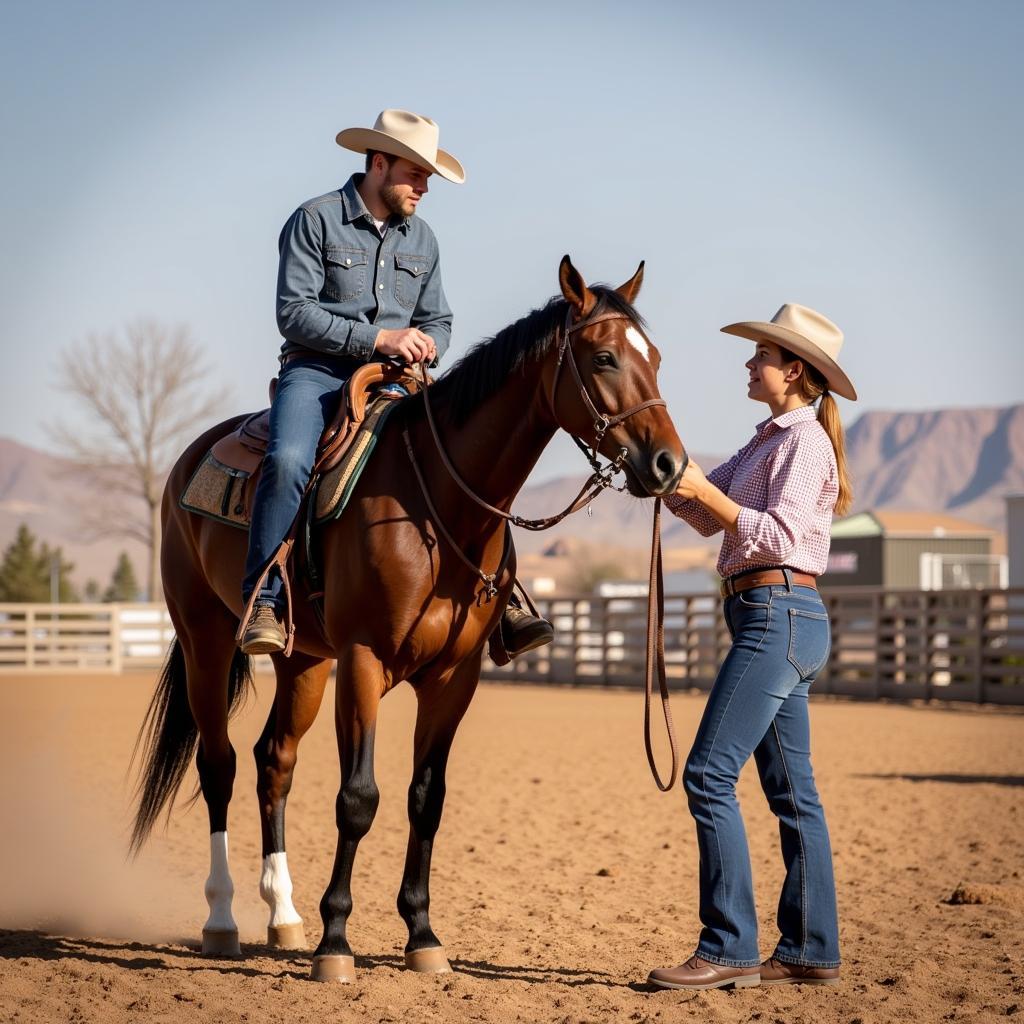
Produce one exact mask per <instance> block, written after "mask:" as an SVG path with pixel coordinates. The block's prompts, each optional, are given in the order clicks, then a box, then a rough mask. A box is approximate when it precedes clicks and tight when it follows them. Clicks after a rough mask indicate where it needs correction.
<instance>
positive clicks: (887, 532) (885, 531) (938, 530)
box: [832, 509, 997, 537]
mask: <svg viewBox="0 0 1024 1024" xmlns="http://www.w3.org/2000/svg"><path fill="white" fill-rule="evenodd" d="M996 533H997V531H996V530H992V529H989V527H987V526H981V525H980V524H978V523H971V522H968V521H967V520H966V519H957V518H956V517H955V516H947V515H945V514H944V513H941V512H894V511H890V510H889V509H878V510H872V511H868V512H858V513H857V514H856V515H852V516H847V517H846V518H845V519H837V520H836V521H835V522H834V523H833V524H832V536H833V537H878V536H882V537H993V536H994V535H995V534H996Z"/></svg>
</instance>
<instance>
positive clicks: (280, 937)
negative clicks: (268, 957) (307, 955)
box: [267, 921, 306, 949]
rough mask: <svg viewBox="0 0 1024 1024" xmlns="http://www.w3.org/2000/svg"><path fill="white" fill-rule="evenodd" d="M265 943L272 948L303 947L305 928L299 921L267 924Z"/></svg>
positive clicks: (304, 943) (304, 945)
mask: <svg viewBox="0 0 1024 1024" xmlns="http://www.w3.org/2000/svg"><path fill="white" fill-rule="evenodd" d="M267 945H268V946H270V947H271V948H272V949H305V948H306V929H305V928H303V927H302V922H301V921H296V922H295V923H294V924H272V925H268V926H267Z"/></svg>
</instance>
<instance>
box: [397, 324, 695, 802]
mask: <svg viewBox="0 0 1024 1024" xmlns="http://www.w3.org/2000/svg"><path fill="white" fill-rule="evenodd" d="M608 320H629V317H628V316H626V315H625V314H623V313H616V312H611V311H605V312H601V313H597V314H596V315H594V316H589V317H583V318H582V319H580V320H578V321H576V322H575V323H573V320H572V307H570V308H569V309H568V310H567V311H566V315H565V326H564V327H563V329H562V337H561V340H560V341H559V345H558V358H557V361H556V363H555V374H554V379H553V381H552V385H551V397H550V398H549V399H548V404H549V406H550V408H551V413H552V416H553V417H554V419H555V422H556V423H557V422H558V416H557V413H556V406H555V403H556V400H557V397H558V384H559V379H560V374H561V369H562V364H563V363H567V364H568V365H569V369H570V371H571V372H572V375H573V377H574V379H575V381H576V387H577V389H578V391H579V395H580V398H581V400H582V402H583V407H584V408H585V409H586V411H587V414H588V415H589V416H590V417H591V419H592V420H593V424H594V441H593V444H592V450H591V451H588V450H587V447H586V444H585V443H584V442H583V441H582V440H580V438H579V437H578V436H577V435H576V434H573V433H571V432H569V431H567V433H569V436H570V437H571V438H572V439H573V441H575V442H576V445H577V446H578V447H579V449H580V451H582V452H583V454H584V455H585V456H586V457H587V461H588V462H589V463H590V465H591V467H592V468H593V472H592V473H591V475H590V476H589V477H588V478H587V480H586V482H585V483H584V484H583V486H582V488H580V491H579V493H578V494H577V495H576V497H575V498H574V499H573V500H572V501H571V502H570V503H569V505H567V506H566V507H565V509H563V510H562V511H561V512H559V513H558V514H557V515H554V516H548V517H546V518H543V519H523V518H522V517H521V516H517V515H514V514H513V513H511V512H505V511H504V510H503V509H500V508H496V507H495V506H494V505H491V504H490V503H489V502H487V501H485V500H484V499H483V498H481V497H480V496H479V495H478V494H476V493H475V492H474V491H473V489H472V488H471V487H470V486H469V485H468V484H467V483H466V482H465V480H463V479H462V477H461V476H460V475H459V472H458V470H457V469H456V468H455V466H454V464H453V463H452V461H451V459H450V458H449V456H448V453H447V452H446V451H445V448H444V444H443V443H442V441H441V436H440V434H439V433H438V430H437V424H436V422H435V420H434V411H433V409H432V407H431V404H430V388H429V386H428V385H427V383H426V381H427V364H426V362H423V363H422V364H421V366H420V370H421V373H422V375H423V380H424V386H423V389H422V392H423V405H424V408H425V409H426V413H427V423H428V424H429V426H430V433H431V436H432V437H433V439H434V445H435V447H436V448H437V453H438V455H440V457H441V462H442V463H443V465H444V467H445V469H446V470H447V471H448V475H449V476H450V477H451V478H452V480H454V481H455V483H456V484H458V486H459V488H460V489H461V490H462V491H463V493H464V494H466V496H467V497H469V498H471V499H472V500H473V501H474V502H476V504H477V505H479V506H480V507H481V508H483V509H486V510H487V511H488V512H490V513H491V514H492V515H495V516H498V517H499V518H501V519H504V520H506V521H507V522H509V523H511V524H512V525H514V526H519V527H521V528H522V529H524V530H533V531H540V530H548V529H550V528H551V527H552V526H555V525H556V524H558V523H560V522H561V521H562V520H563V519H565V518H566V517H567V516H570V515H572V514H573V513H575V512H578V511H579V510H580V509H581V508H583V507H584V506H585V505H588V504H590V502H591V501H593V499H594V498H596V497H597V495H599V494H600V493H601V491H603V490H604V489H605V488H606V487H611V486H612V478H613V477H614V476H615V475H616V474H617V473H620V472H622V463H623V461H624V460H625V458H626V454H627V452H626V449H625V448H620V449H619V454H618V455H617V456H616V457H615V458H614V459H613V460H611V461H609V462H608V464H607V465H605V466H602V465H601V464H600V461H599V459H598V454H599V448H600V447H601V442H602V441H603V440H604V436H605V434H606V433H607V432H608V431H609V430H610V429H611V428H612V427H615V426H617V425H618V424H620V423H622V422H623V421H624V420H627V419H629V417H630V416H635V415H636V414H637V413H638V412H642V411H643V410H644V409H650V408H654V407H657V406H662V407H665V406H667V403H666V402H665V399H663V398H651V399H648V400H647V401H645V402H640V403H639V404H637V405H634V406H632V407H631V408H629V409H627V410H626V411H625V412H620V413H617V414H616V415H614V416H607V415H605V414H604V413H602V412H601V411H600V410H599V409H598V408H597V406H596V405H595V404H594V402H593V400H592V399H591V397H590V394H589V392H588V391H587V387H586V384H585V383H584V382H583V377H582V375H581V374H580V370H579V366H578V365H577V363H576V357H575V355H574V354H573V350H572V346H571V345H570V344H569V341H570V338H571V337H572V335H573V334H575V333H576V332H578V331H581V330H583V329H584V328H586V327H591V326H593V325H594V324H597V323H602V322H605V321H608ZM402 438H403V440H404V441H405V449H406V452H407V453H408V455H409V461H410V462H411V463H412V468H413V471H414V472H415V474H416V480H417V483H418V484H419V487H420V491H421V493H422V494H423V499H424V501H425V502H426V505H427V509H428V511H429V512H430V514H431V516H432V517H433V520H434V523H435V525H436V526H437V528H438V529H439V531H440V532H441V535H442V536H443V537H444V539H445V540H446V541H447V542H448V546H449V547H450V548H452V550H453V551H454V552H455V553H456V554H457V555H458V556H459V558H460V559H461V560H462V562H463V563H464V564H465V565H466V566H467V567H468V568H469V569H470V570H471V571H472V572H473V573H474V574H475V575H476V576H477V577H478V578H479V579H480V581H481V582H482V583H483V585H484V597H485V599H486V600H490V599H491V598H493V597H494V596H496V594H497V592H498V590H497V581H498V579H499V578H500V577H501V575H502V573H503V572H504V571H505V567H506V565H507V564H508V559H509V555H510V554H511V545H510V543H509V533H508V529H507V528H506V531H505V544H504V547H503V550H502V556H501V563H500V565H499V566H498V568H497V570H496V571H495V572H493V573H485V572H484V571H483V570H482V569H481V568H480V566H478V565H476V564H474V563H473V562H472V561H471V560H470V559H469V557H468V556H467V555H466V554H465V552H464V551H463V550H462V548H461V547H460V546H459V545H458V543H456V541H455V539H454V538H453V537H452V535H451V534H450V533H449V532H448V529H447V527H446V526H445V525H444V522H443V520H442V519H441V517H440V516H439V515H438V512H437V509H436V508H435V506H434V502H433V501H432V500H431V497H430V492H429V490H428V488H427V484H426V480H425V479H424V477H423V472H422V470H421V469H420V466H419V463H418V462H417V460H416V453H415V451H414V450H413V446H412V439H411V438H410V437H409V430H408V428H407V427H406V428H405V429H403V430H402ZM530 604H531V607H532V602H530ZM655 673H657V676H658V689H659V691H660V694H661V704H662V713H663V716H664V719H665V731H666V733H667V734H668V742H669V749H670V750H671V753H672V767H671V771H670V774H669V778H668V781H667V782H663V781H662V779H661V775H660V774H659V773H658V768H657V765H656V764H655V760H654V752H653V749H652V746H651V698H652V696H653V683H654V675H655ZM644 746H645V748H646V750H647V761H648V764H649V765H650V768H651V774H652V775H653V776H654V782H655V785H657V787H658V789H660V790H661V791H662V792H667V791H668V790H670V789H671V788H672V787H673V785H674V784H675V781H676V776H677V774H678V771H679V747H678V744H677V742H676V736H675V729H674V727H673V724H672V712H671V709H670V707H669V693H668V680H667V677H666V672H665V591H664V580H663V573H662V559H661V498H655V501H654V523H653V530H652V538H651V567H650V575H649V585H648V600H647V650H646V668H645V680H644Z"/></svg>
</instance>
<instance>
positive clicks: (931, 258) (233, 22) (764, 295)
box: [0, 0, 1024, 479]
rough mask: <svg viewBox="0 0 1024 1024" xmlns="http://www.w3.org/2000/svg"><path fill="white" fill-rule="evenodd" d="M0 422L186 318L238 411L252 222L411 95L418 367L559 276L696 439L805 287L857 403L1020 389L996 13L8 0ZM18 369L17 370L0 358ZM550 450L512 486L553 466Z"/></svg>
mask: <svg viewBox="0 0 1024 1024" xmlns="http://www.w3.org/2000/svg"><path fill="white" fill-rule="evenodd" d="M3 23H4V28H3V32H2V33H0V36H2V38H0V95H2V96H3V99H2V101H0V102H2V104H3V105H2V107H0V131H2V136H3V139H4V154H5V156H4V160H3V161H2V164H0V180H2V184H3V189H2V195H3V199H2V204H3V214H2V224H3V227H4V233H5V236H6V240H7V245H6V253H5V259H4V270H3V273H2V275H0V344H2V346H3V352H4V356H5V361H6V363H7V366H8V372H7V373H5V374H4V388H3V402H2V403H0V436H6V437H12V438H14V439H16V440H20V441H23V442H25V443H28V444H40V443H42V441H43V438H44V434H43V431H42V428H41V422H42V419H43V415H44V412H43V411H44V410H45V409H46V408H47V407H48V406H50V404H51V403H52V402H53V401H54V400H55V399H56V398H57V393H56V392H55V391H54V389H53V388H52V384H51V382H52V379H53V377H54V367H55V365H56V361H57V357H58V355H59V352H60V351H61V349H62V348H64V347H66V346H68V345H69V344H71V343H73V342H74V341H76V340H78V339H81V338H83V337H85V336H86V335H87V334H89V333H91V332H104V331H108V330H113V329H117V328H118V327H119V326H121V325H123V324H124V323H125V322H126V321H128V320H131V319H134V318H137V317H140V316H146V317H153V318H156V319H159V320H161V321H164V322H166V323H178V322H186V323H188V324H189V325H190V326H191V328H192V331H193V333H194V335H195V337H196V338H197V339H198V340H199V341H200V342H201V343H202V345H203V347H204V348H205V350H206V351H207V352H208V355H209V362H210V364H211V366H212V367H213V368H214V369H215V371H216V372H217V373H218V374H220V375H222V376H223V377H224V378H225V379H229V380H230V381H231V382H232V388H233V401H232V405H231V407H230V408H227V409H225V415H227V414H229V413H233V412H236V411H240V410H242V409H247V408H256V407H259V406H260V405H261V404H263V396H264V394H265V386H266V380H267V378H268V377H270V376H271V375H272V374H273V372H274V369H275V361H274V357H275V353H276V351H277V349H278V345H279V339H278V337H277V334H276V329H275V325H274V310H273V298H274V281H275V274H276V266H277V250H276V243H277V235H278V231H279V230H280V227H281V224H282V223H283V222H284V220H285V219H286V218H287V216H288V215H289V213H290V212H291V211H292V210H293V209H294V208H295V207H296V206H297V205H298V204H299V203H300V202H302V201H303V200H305V199H307V198H309V197H311V196H313V195H317V194H319V193H321V192H324V191H327V190H329V189H331V188H334V187H338V186H340V185H341V184H342V183H343V182H344V181H345V179H346V178H347V176H348V175H349V173H351V172H352V171H353V170H356V169H358V165H359V158H358V157H356V156H354V155H352V154H349V153H347V152H346V151H344V150H341V149H339V148H338V147H337V146H336V145H335V144H334V135H335V133H336V132H337V131H338V130H339V129H341V128H344V127H348V126H352V125H359V124H366V125H369V124H372V122H373V120H374V118H375V117H376V115H377V113H378V111H379V110H380V109H381V108H383V107H386V106H397V107H406V108H408V109H412V110H416V111H419V112H421V113H424V114H427V115H429V116H431V117H433V118H434V119H435V120H437V121H438V122H439V124H440V126H441V144H442V146H444V147H445V148H446V149H449V150H450V151H451V152H453V153H454V154H455V155H456V156H457V157H458V158H459V159H460V160H461V161H462V162H463V164H464V165H465V167H466V170H467V183H466V185H464V186H461V187H459V186H454V185H450V184H448V183H446V182H443V181H437V182H436V183H435V184H433V185H432V188H431V192H430V194H429V196H428V197H427V198H426V200H425V201H424V203H423V204H422V206H421V212H422V214H423V216H425V217H426V219H427V220H428V221H429V222H430V224H431V226H432V227H433V228H434V230H435V232H436V234H437V235H438V238H439V240H440V243H441V253H442V259H443V265H444V276H445V286H446V291H447V293H448V297H449V301H450V303H451V305H452V307H453V309H454V311H455V317H456V319H455V335H454V341H453V345H452V349H451V352H450V355H449V357H448V360H447V361H446V362H450V361H451V358H452V355H457V354H458V353H459V352H461V351H463V350H464V349H465V348H466V347H467V346H468V345H469V344H471V343H472V342H474V341H476V340H478V339H479V338H481V337H483V336H486V335H489V334H492V333H494V332H495V331H496V330H498V329H499V328H501V327H502V326H504V325H505V324H506V323H509V322H510V321H512V320H514V319H516V318H517V317H518V316H519V315H521V314H522V313H524V312H526V311H527V310H529V309H530V308H532V307H534V306H536V305H538V304H540V303H541V302H542V301H544V300H546V298H547V297H548V296H549V295H551V294H552V293H553V292H554V291H555V289H556V286H557V285H556V270H557V266H558V260H559V258H560V257H561V256H562V254H563V253H565V252H568V253H571V254H572V256H573V259H574V260H575V262H576V264H577V266H579V267H580V269H581V270H582V271H583V273H584V274H585V276H587V277H588V278H589V279H591V280H603V281H610V282H611V283H613V284H616V283H619V282H621V281H622V280H624V279H625V278H627V277H629V276H630V275H631V274H632V272H633V270H634V269H635V267H636V265H637V263H638V262H639V260H640V259H645V260H646V261H647V278H646V285H645V288H644V291H643V292H642V293H641V296H640V299H639V300H638V306H639V308H640V310H641V312H643V313H644V314H645V316H646V317H647V319H648V320H649V322H650V324H651V327H652V336H653V338H654V340H655V342H656V343H657V344H658V345H659V347H660V348H661V350H662V353H663V356H664V364H663V370H662V373H661V385H662V391H663V393H664V394H665V396H666V398H667V399H668V402H669V408H670V411H671V412H672V414H673V416H674V418H675V420H676V423H677V426H678V428H679V431H680V434H681V436H682V438H683V440H684V442H686V444H687V446H688V447H690V448H691V449H693V450H696V451H710V452H718V453H728V452H729V451H732V450H734V449H735V448H736V447H738V446H739V445H740V444H741V443H742V442H743V441H745V440H746V438H747V437H748V436H749V433H750V428H751V425H752V424H753V423H754V422H755V421H756V420H758V419H760V418H761V416H762V414H763V407H762V406H752V405H751V404H750V402H749V401H748V400H747V399H746V398H745V393H746V389H745V386H744V381H745V379H746V373H745V371H744V369H743V366H742V364H743V361H744V359H745V358H746V357H747V354H748V349H747V348H746V343H744V342H741V341H738V340H736V339H733V338H730V337H728V336H726V335H722V334H719V333H718V328H719V327H720V326H721V325H723V324H725V323H728V322H731V321H734V320H739V319H768V318H770V316H771V315H772V314H773V313H774V312H775V310H776V309H777V308H778V306H779V305H780V304H781V303H782V302H787V301H790V302H802V303H805V304H807V305H811V306H814V307H816V308H818V309H820V310H821V311H822V312H824V313H825V314H826V315H828V316H830V317H831V318H832V319H834V320H835V321H836V322H837V323H838V324H839V325H840V326H841V327H842V328H843V330H844V331H845V333H846V338H847V343H846V347H845V348H844V350H843V355H842V361H843V363H844V366H846V367H847V369H848V371H849V373H850V375H851V377H852V378H853V379H854V381H855V382H856V384H857V386H858V390H859V391H860V394H861V397H862V400H861V402H859V403H857V404H856V405H851V404H849V403H842V407H843V411H844V415H845V417H846V420H847V422H848V423H849V422H852V421H853V419H854V418H855V416H856V415H857V414H858V413H859V412H860V411H863V410H866V409H928V408H938V407H944V406H970V405H1000V404H1008V403H1011V402H1015V401H1020V400H1022V399H1024V384H1022V379H1024V373H1022V371H1024V358H1022V354H1021V351H1022V338H1021V329H1020V326H1019V325H1020V315H1019V312H1018V307H1017V299H1016V298H1015V296H1016V295H1017V293H1018V292H1019V290H1020V283H1021V276H1022V275H1021V271H1022V265H1024V261H1022V241H1021V239H1022V237H1024V200H1022V191H1021V188H1020V184H1019V182H1020V176H1021V167H1022V163H1024V160H1022V158H1024V142H1022V132H1021V121H1020V108H1021V102H1022V99H1024V89H1022V84H1024V72H1022V70H1021V61H1020V59H1019V53H1020V48H1021V44H1022V42H1024V5H1021V4H1019V3H1013V2H991V0H981V2H977V3H971V4H967V3H946V2H941V0H939V2H927V3H925V2H920V3H919V2H907V0H904V2H900V3H896V4H893V3H891V2H886V3H880V2H874V0H868V2H863V3H858V4H848V3H838V2H815V3H809V2H808V3H800V2H786V0H782V2H779V3H774V4H764V3H758V2H734V3H685V2H682V3H680V2H676V3H668V2H649V0H636V2H633V3H630V4H622V3H616V4H611V3H603V2H598V3H587V4H582V3H576V2H571V0H570V2H567V3H560V4H552V3H543V4H542V3H535V2H525V3H517V4H514V5H513V4H509V5H502V6H496V5H485V4H463V3H444V2H438V3H435V4H429V5H426V4H412V3H404V2H398V3H394V4H390V5H387V6H385V5H380V4H362V5H359V6H358V7H355V6H352V5H344V6H343V5H330V6H328V5H322V4H309V3H301V2H299V3H291V4H288V5H285V4H270V3H258V2H256V3H244V4H243V3H226V2H225V3H218V2H210V3H203V4H198V3H191V2H185V3H175V4H170V3H166V4H158V3H138V2H134V3H115V2H106V3H103V2H99V3H95V4H91V5H85V4H70V3H68V4H56V3H46V2H34V3H32V4H27V3H22V4H15V3H13V2H8V3H6V4H4V7H3ZM15 369H16V372H15ZM580 463H581V460H580V459H579V457H578V455H577V454H576V452H575V449H574V448H573V447H572V445H571V443H569V442H568V441H567V440H566V439H563V440H562V441H561V442H560V443H558V444H556V445H555V446H554V447H553V449H552V450H551V452H550V453H549V455H548V456H546V457H545V459H544V461H543V462H542V463H541V465H540V467H539V468H538V471H537V479H543V478H544V477H546V476H551V475H553V474H555V473H560V472H568V471H577V470H580V469H582V468H583V467H582V466H581V465H580Z"/></svg>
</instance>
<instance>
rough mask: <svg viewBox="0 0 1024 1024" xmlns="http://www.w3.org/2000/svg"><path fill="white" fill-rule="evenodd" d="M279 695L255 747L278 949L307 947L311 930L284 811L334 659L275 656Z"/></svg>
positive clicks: (272, 933) (265, 881)
mask: <svg viewBox="0 0 1024 1024" xmlns="http://www.w3.org/2000/svg"><path fill="white" fill-rule="evenodd" d="M272 657H273V661H274V668H275V670H276V672H277V694H276V696H275V698H274V703H273V705H272V707H271V709H270V715H269V717H268V718H267V724H266V726H264V729H263V733H262V734H261V735H260V738H259V739H258V740H257V741H256V745H255V746H254V747H253V754H254V755H255V758H256V796H257V799H258V800H259V806H260V827H261V830H262V832H263V869H262V871H261V873H260V896H261V897H262V899H263V901H264V903H266V904H267V906H268V907H269V908H270V920H269V921H268V922H267V944H268V945H269V946H272V947H274V948H278V949H305V948H306V932H305V928H304V927H303V924H302V918H301V917H300V916H299V913H298V911H297V910H296V909H295V905H294V904H293V903H292V880H291V875H290V874H289V872H288V854H287V853H286V852H285V842H284V811H285V804H286V803H287V800H288V793H289V791H290V790H291V787H292V778H293V776H294V772H295V763H296V759H297V756H298V748H299V741H300V740H301V739H302V737H303V736H305V734H306V733H307V731H308V730H309V728H310V726H311V725H312V724H313V722H314V720H315V719H316V715H317V712H318V711H319V709H320V701H321V700H322V698H323V695H324V688H325V687H326V685H327V679H328V677H329V676H330V673H331V664H332V663H331V661H330V659H323V658H317V657H314V656H312V655H309V654H302V653H300V652H294V653H293V654H292V656H291V657H290V658H285V657H283V656H282V655H280V654H275V655H272Z"/></svg>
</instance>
